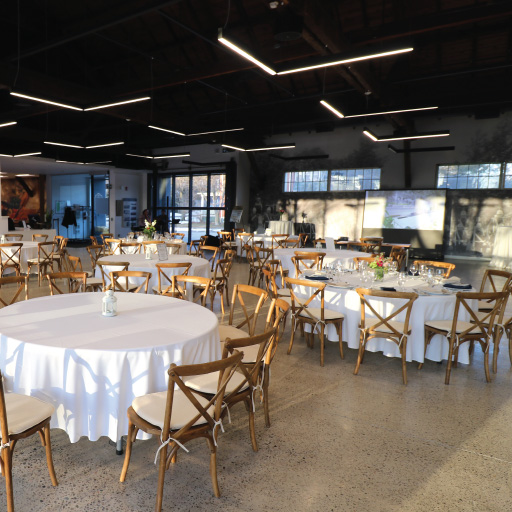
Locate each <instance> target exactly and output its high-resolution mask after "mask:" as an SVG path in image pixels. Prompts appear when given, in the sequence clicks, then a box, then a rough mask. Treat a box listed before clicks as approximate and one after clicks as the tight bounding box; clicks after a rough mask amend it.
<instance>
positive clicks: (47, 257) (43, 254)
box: [37, 242, 55, 266]
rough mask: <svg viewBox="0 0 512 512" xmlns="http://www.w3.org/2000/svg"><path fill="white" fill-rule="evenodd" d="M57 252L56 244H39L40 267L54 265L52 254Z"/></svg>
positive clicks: (38, 259)
mask: <svg viewBox="0 0 512 512" xmlns="http://www.w3.org/2000/svg"><path fill="white" fill-rule="evenodd" d="M54 251H55V242H39V243H38V244H37V261H38V263H39V265H50V266H51V265H52V264H53V261H52V254H54Z"/></svg>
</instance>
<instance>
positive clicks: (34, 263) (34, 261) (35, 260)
mask: <svg viewBox="0 0 512 512" xmlns="http://www.w3.org/2000/svg"><path fill="white" fill-rule="evenodd" d="M27 263H28V264H30V265H37V264H38V263H39V260H38V259H37V258H30V259H29V260H27ZM41 263H48V262H45V261H44V260H41Z"/></svg>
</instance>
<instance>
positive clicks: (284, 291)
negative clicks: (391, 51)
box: [277, 288, 290, 298]
mask: <svg viewBox="0 0 512 512" xmlns="http://www.w3.org/2000/svg"><path fill="white" fill-rule="evenodd" d="M277 296H278V297H279V298H282V297H290V289H289V288H279V289H278V290H277Z"/></svg>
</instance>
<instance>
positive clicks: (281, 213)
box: [279, 208, 284, 220]
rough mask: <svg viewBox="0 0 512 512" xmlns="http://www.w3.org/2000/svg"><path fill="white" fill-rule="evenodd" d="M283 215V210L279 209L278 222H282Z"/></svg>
mask: <svg viewBox="0 0 512 512" xmlns="http://www.w3.org/2000/svg"><path fill="white" fill-rule="evenodd" d="M283 213H284V210H283V209H282V208H281V209H280V210H279V220H283Z"/></svg>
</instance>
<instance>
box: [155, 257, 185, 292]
mask: <svg viewBox="0 0 512 512" xmlns="http://www.w3.org/2000/svg"><path fill="white" fill-rule="evenodd" d="M191 266H192V263H188V262H187V263H157V264H156V268H157V270H158V292H159V293H161V294H162V295H167V294H170V292H171V290H172V279H171V277H172V276H173V275H175V274H176V272H177V273H179V274H181V275H182V276H186V275H188V271H189V270H190V267H191ZM169 269H174V270H169Z"/></svg>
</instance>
